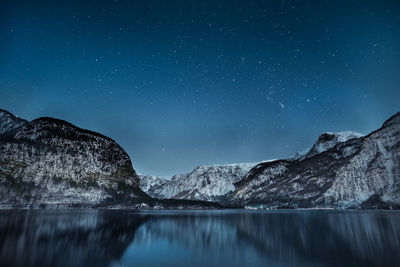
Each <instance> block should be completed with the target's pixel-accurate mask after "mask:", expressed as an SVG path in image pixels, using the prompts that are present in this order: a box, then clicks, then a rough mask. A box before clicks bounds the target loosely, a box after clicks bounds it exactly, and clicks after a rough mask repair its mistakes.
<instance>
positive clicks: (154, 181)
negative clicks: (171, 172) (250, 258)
mask: <svg viewBox="0 0 400 267" xmlns="http://www.w3.org/2000/svg"><path fill="white" fill-rule="evenodd" d="M139 178H140V184H139V187H140V189H142V190H143V191H144V192H146V194H148V195H149V196H151V197H154V198H165V193H164V191H166V190H167V187H168V185H169V183H171V181H170V180H167V179H164V178H162V177H158V176H152V175H142V174H139Z"/></svg>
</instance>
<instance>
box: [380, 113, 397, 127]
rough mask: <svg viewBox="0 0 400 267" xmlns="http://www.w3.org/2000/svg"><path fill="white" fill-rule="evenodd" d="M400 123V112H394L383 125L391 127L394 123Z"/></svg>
mask: <svg viewBox="0 0 400 267" xmlns="http://www.w3.org/2000/svg"><path fill="white" fill-rule="evenodd" d="M395 124H398V125H400V112H397V113H396V114H394V115H393V116H392V117H390V118H389V119H387V120H386V121H385V122H384V123H383V125H382V127H389V126H392V125H395Z"/></svg>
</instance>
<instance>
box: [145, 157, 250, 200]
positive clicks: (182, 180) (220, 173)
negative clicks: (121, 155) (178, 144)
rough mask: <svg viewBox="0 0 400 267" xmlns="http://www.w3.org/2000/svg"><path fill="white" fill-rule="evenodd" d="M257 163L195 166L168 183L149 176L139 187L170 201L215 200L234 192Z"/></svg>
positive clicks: (153, 195) (154, 195) (175, 176)
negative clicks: (239, 182) (236, 184)
mask: <svg viewBox="0 0 400 267" xmlns="http://www.w3.org/2000/svg"><path fill="white" fill-rule="evenodd" d="M255 165H256V163H242V164H230V165H215V166H198V167H196V168H195V169H194V170H193V171H191V172H189V173H185V174H178V175H174V176H173V177H172V178H171V180H166V179H163V178H160V177H154V176H149V175H141V176H140V188H141V189H142V190H143V191H145V192H146V193H147V194H149V195H150V196H152V197H155V198H173V199H189V200H204V201H218V200H220V199H221V198H223V197H224V196H225V195H226V194H227V193H229V192H231V191H233V190H235V186H234V183H236V182H238V181H240V180H241V179H243V178H244V176H245V175H246V174H247V173H248V171H249V170H250V169H251V168H252V167H253V166H255Z"/></svg>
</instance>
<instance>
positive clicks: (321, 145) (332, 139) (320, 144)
mask: <svg viewBox="0 0 400 267" xmlns="http://www.w3.org/2000/svg"><path fill="white" fill-rule="evenodd" d="M362 136H364V135H363V134H360V133H357V132H352V131H346V132H337V133H331V132H327V133H323V134H321V135H320V136H319V137H318V140H317V142H315V144H314V145H313V146H312V148H311V149H310V150H309V151H308V152H307V153H306V154H305V155H304V156H301V157H299V159H305V158H310V157H312V156H315V155H317V154H320V153H322V152H324V151H327V150H329V149H331V148H332V147H334V146H335V145H336V144H338V143H342V142H346V141H347V140H350V139H353V138H359V137H362Z"/></svg>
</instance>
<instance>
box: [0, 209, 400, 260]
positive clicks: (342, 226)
mask: <svg viewBox="0 0 400 267" xmlns="http://www.w3.org/2000/svg"><path fill="white" fill-rule="evenodd" d="M0 266H10V267H11V266H41V267H42V266H74V267H75V266H164V267H166V266H191V267H195V266H400V212H398V211H327V210H304V211H294V210H275V211H249V210H205V211H127V210H62V211H60V210H13V211H11V210H2V211H0Z"/></svg>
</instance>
